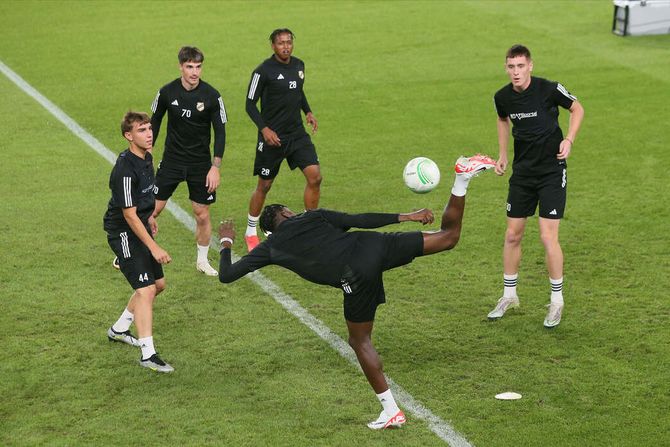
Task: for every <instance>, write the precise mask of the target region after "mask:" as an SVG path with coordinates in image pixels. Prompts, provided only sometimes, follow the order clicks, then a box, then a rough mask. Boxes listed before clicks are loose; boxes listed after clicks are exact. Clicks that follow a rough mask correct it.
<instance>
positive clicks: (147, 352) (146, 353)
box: [138, 336, 156, 360]
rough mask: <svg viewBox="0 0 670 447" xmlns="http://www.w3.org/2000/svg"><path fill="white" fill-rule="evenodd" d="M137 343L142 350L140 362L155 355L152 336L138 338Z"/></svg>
mask: <svg viewBox="0 0 670 447" xmlns="http://www.w3.org/2000/svg"><path fill="white" fill-rule="evenodd" d="M138 341H139V342H140V348H141V349H142V360H146V359H148V358H149V357H151V356H152V355H154V354H155V353H156V348H154V337H153V336H149V337H144V338H140V339H139V340H138Z"/></svg>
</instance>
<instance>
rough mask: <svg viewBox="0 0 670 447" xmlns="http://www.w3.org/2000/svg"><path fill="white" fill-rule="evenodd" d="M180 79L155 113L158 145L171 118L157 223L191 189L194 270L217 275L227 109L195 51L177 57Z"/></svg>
mask: <svg viewBox="0 0 670 447" xmlns="http://www.w3.org/2000/svg"><path fill="white" fill-rule="evenodd" d="M178 57H179V70H180V71H181V77H180V78H178V79H175V80H174V81H172V82H170V83H169V84H167V85H165V86H164V87H163V88H161V89H160V91H159V92H158V95H157V96H156V99H155V100H154V102H153V104H152V106H151V110H152V112H153V116H152V117H151V124H152V126H153V132H154V141H156V139H157V138H158V132H159V131H160V127H161V122H162V120H163V116H164V115H165V114H166V113H167V115H168V124H167V135H166V137H165V151H164V153H163V160H162V161H161V163H160V165H159V168H158V172H157V173H156V211H155V212H154V217H158V215H159V214H160V213H161V211H162V210H163V208H164V207H165V204H166V203H167V200H168V199H169V198H170V196H172V193H173V192H174V191H175V189H176V188H177V186H178V185H179V184H180V183H181V182H184V181H185V182H186V183H187V185H188V192H189V199H190V200H191V206H192V208H193V214H194V215H195V222H196V230H195V236H196V243H197V261H196V268H197V269H198V270H199V271H201V272H203V273H205V274H206V275H209V276H216V275H217V271H216V270H214V269H213V268H212V266H210V264H209V261H208V260H207V252H208V250H209V240H210V237H211V233H212V224H211V222H210V219H209V206H210V205H211V204H212V203H214V202H215V201H216V189H217V188H218V186H219V181H220V174H219V168H220V167H221V158H222V157H223V152H224V149H225V146H226V128H225V124H226V121H227V118H226V109H225V107H224V104H223V99H221V95H220V94H219V92H218V91H216V89H214V88H213V87H212V86H211V85H209V84H208V83H206V82H205V81H203V80H201V79H200V74H201V71H202V64H203V62H204V59H205V57H204V55H203V54H202V52H201V51H200V50H199V49H197V48H195V47H183V48H182V49H181V50H180V51H179V56H178ZM211 128H213V129H214V157H213V158H212V155H211V153H210V148H209V146H210V140H211Z"/></svg>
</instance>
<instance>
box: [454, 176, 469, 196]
mask: <svg viewBox="0 0 670 447" xmlns="http://www.w3.org/2000/svg"><path fill="white" fill-rule="evenodd" d="M469 183H470V179H469V178H465V177H463V176H462V175H457V176H456V179H454V186H453V188H451V193H452V194H453V195H455V196H457V197H463V196H464V195H465V193H466V192H467V191H468V184H469Z"/></svg>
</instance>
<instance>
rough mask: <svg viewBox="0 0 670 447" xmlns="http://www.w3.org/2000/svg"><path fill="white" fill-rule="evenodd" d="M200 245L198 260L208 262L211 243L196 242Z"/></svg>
mask: <svg viewBox="0 0 670 447" xmlns="http://www.w3.org/2000/svg"><path fill="white" fill-rule="evenodd" d="M196 246H197V247H198V262H207V263H209V261H208V260H207V253H208V252H209V245H200V244H196Z"/></svg>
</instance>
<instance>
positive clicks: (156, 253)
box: [151, 245, 172, 264]
mask: <svg viewBox="0 0 670 447" xmlns="http://www.w3.org/2000/svg"><path fill="white" fill-rule="evenodd" d="M151 256H153V257H154V259H155V260H156V262H158V263H159V264H169V263H170V262H171V261H172V258H171V257H170V255H169V254H168V252H167V251H165V250H163V249H162V248H160V247H159V246H158V245H156V248H154V249H153V250H151Z"/></svg>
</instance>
